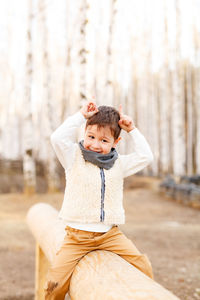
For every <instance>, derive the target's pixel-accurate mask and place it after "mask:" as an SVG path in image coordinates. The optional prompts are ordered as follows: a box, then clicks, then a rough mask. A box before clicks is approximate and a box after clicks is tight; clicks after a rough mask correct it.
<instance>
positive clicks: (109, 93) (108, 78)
mask: <svg viewBox="0 0 200 300" xmlns="http://www.w3.org/2000/svg"><path fill="white" fill-rule="evenodd" d="M116 1H117V0H109V3H110V24H109V34H108V45H107V63H106V65H107V67H106V74H105V97H104V99H106V103H107V104H108V105H113V100H114V99H113V75H114V64H113V38H114V27H115V26H114V25H115V18H116V13H117V9H116Z"/></svg>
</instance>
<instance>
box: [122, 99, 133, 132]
mask: <svg viewBox="0 0 200 300" xmlns="http://www.w3.org/2000/svg"><path fill="white" fill-rule="evenodd" d="M119 115H120V120H119V122H118V124H119V126H120V127H121V128H122V129H124V130H126V131H127V132H129V131H131V130H133V129H134V128H135V126H134V124H133V120H132V118H131V117H129V116H127V115H124V114H123V112H122V104H120V106H119Z"/></svg>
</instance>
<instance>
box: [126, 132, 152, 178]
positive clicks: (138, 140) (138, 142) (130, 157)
mask: <svg viewBox="0 0 200 300" xmlns="http://www.w3.org/2000/svg"><path fill="white" fill-rule="evenodd" d="M128 135H129V137H130V139H131V140H132V142H133V146H134V152H132V153H130V154H127V155H120V160H121V163H122V169H123V175H124V177H128V176H130V175H133V174H135V173H137V172H139V171H140V170H142V169H143V168H145V167H146V166H147V165H149V164H150V163H151V162H152V161H153V154H152V151H151V148H150V146H149V144H148V142H147V141H146V139H145V137H144V136H143V135H142V134H141V133H140V131H139V130H138V129H137V128H135V129H133V130H131V131H130V132H129V133H128Z"/></svg>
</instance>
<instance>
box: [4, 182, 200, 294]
mask: <svg viewBox="0 0 200 300" xmlns="http://www.w3.org/2000/svg"><path fill="white" fill-rule="evenodd" d="M133 180H134V183H133V184H131V185H130V184H127V185H126V189H125V191H124V206H125V210H126V224H124V225H121V226H120V229H121V230H122V231H123V232H124V233H125V234H126V235H127V236H128V237H129V238H131V239H132V241H133V242H134V243H135V244H136V246H137V247H138V249H139V250H140V251H141V252H143V253H146V254H147V255H148V257H149V258H150V260H151V262H152V266H153V270H154V276H155V280H156V281H157V282H158V283H160V284H162V285H163V286H164V287H166V288H167V289H169V290H171V291H172V292H173V293H174V294H175V295H177V296H178V297H180V299H182V300H197V299H200V210H197V209H194V208H190V207H187V206H183V205H181V204H179V203H176V202H174V201H173V200H170V199H168V198H166V197H165V196H163V195H161V194H159V192H158V191H157V188H156V187H157V184H158V181H153V180H151V182H150V181H149V179H146V181H144V179H142V180H141V178H137V177H134V178H133ZM152 183H153V185H152ZM130 186H131V187H132V188H131V189H130ZM144 186H145V188H142V187H144ZM148 186H151V187H154V188H151V189H149V188H148ZM127 187H129V188H127ZM62 200H63V194H61V193H59V194H52V195H50V194H49V195H48V194H37V195H34V196H31V197H26V196H24V195H21V194H1V195H0V228H1V230H0V286H1V288H0V300H19V299H20V300H33V299H34V267H35V258H34V252H35V241H34V239H33V237H32V235H31V233H30V231H29V229H28V227H27V225H26V222H25V217H26V214H27V211H28V209H29V207H31V206H32V205H33V204H34V203H36V202H48V203H50V204H52V205H53V206H54V207H56V208H57V209H59V208H60V206H61V203H62ZM102 300H103V299H102Z"/></svg>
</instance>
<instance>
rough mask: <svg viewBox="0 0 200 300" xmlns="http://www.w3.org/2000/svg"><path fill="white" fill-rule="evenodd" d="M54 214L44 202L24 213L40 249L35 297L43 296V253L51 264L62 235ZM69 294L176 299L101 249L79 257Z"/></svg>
mask: <svg viewBox="0 0 200 300" xmlns="http://www.w3.org/2000/svg"><path fill="white" fill-rule="evenodd" d="M57 216H58V212H57V211H56V210H55V209H54V208H53V207H52V206H50V205H48V204H45V203H38V204H35V205H33V206H32V207H31V208H30V209H29V211H28V214H27V223H28V225H29V227H30V229H31V231H32V233H33V235H34V237H35V238H36V241H37V243H38V244H39V245H40V247H41V249H42V250H39V251H38V250H37V252H36V255H37V257H36V259H37V260H38V262H37V264H36V272H37V273H39V274H37V276H36V281H40V282H37V283H36V293H37V295H36V296H37V298H36V299H37V300H40V299H44V298H42V297H43V290H42V286H43V282H44V277H46V274H45V272H46V269H45V268H46V267H47V262H46V261H45V258H44V255H45V256H46V257H47V260H48V261H49V263H50V264H51V263H52V262H53V259H54V256H55V254H56V252H57V251H58V249H59V247H60V246H61V243H62V241H63V239H64V235H65V230H64V224H63V223H62V222H60V221H58V218H57ZM38 248H39V247H38ZM41 251H43V252H41ZM41 264H42V265H41ZM43 264H46V265H45V266H44V265H43ZM69 294H70V296H71V299H72V300H80V299H82V300H84V299H87V300H94V299H95V300H102V299H104V300H112V299H115V300H124V299H126V300H147V299H148V300H178V298H177V297H176V296H174V295H173V294H172V293H171V292H170V291H168V290H166V289H165V288H164V287H162V286H161V285H159V284H158V283H156V282H155V281H154V280H152V279H150V278H149V277H148V276H146V275H145V274H144V273H142V272H141V271H139V270H138V269H137V268H134V267H133V266H132V265H131V264H129V263H128V262H127V261H126V260H124V259H123V258H121V257H120V256H119V255H117V254H115V253H112V252H109V251H102V250H96V251H92V252H90V253H89V254H87V255H86V256H84V257H83V258H82V259H81V260H80V261H79V263H78V264H77V266H76V268H75V270H74V272H73V275H72V278H71V282H70V290H69ZM67 299H69V298H67Z"/></svg>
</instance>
